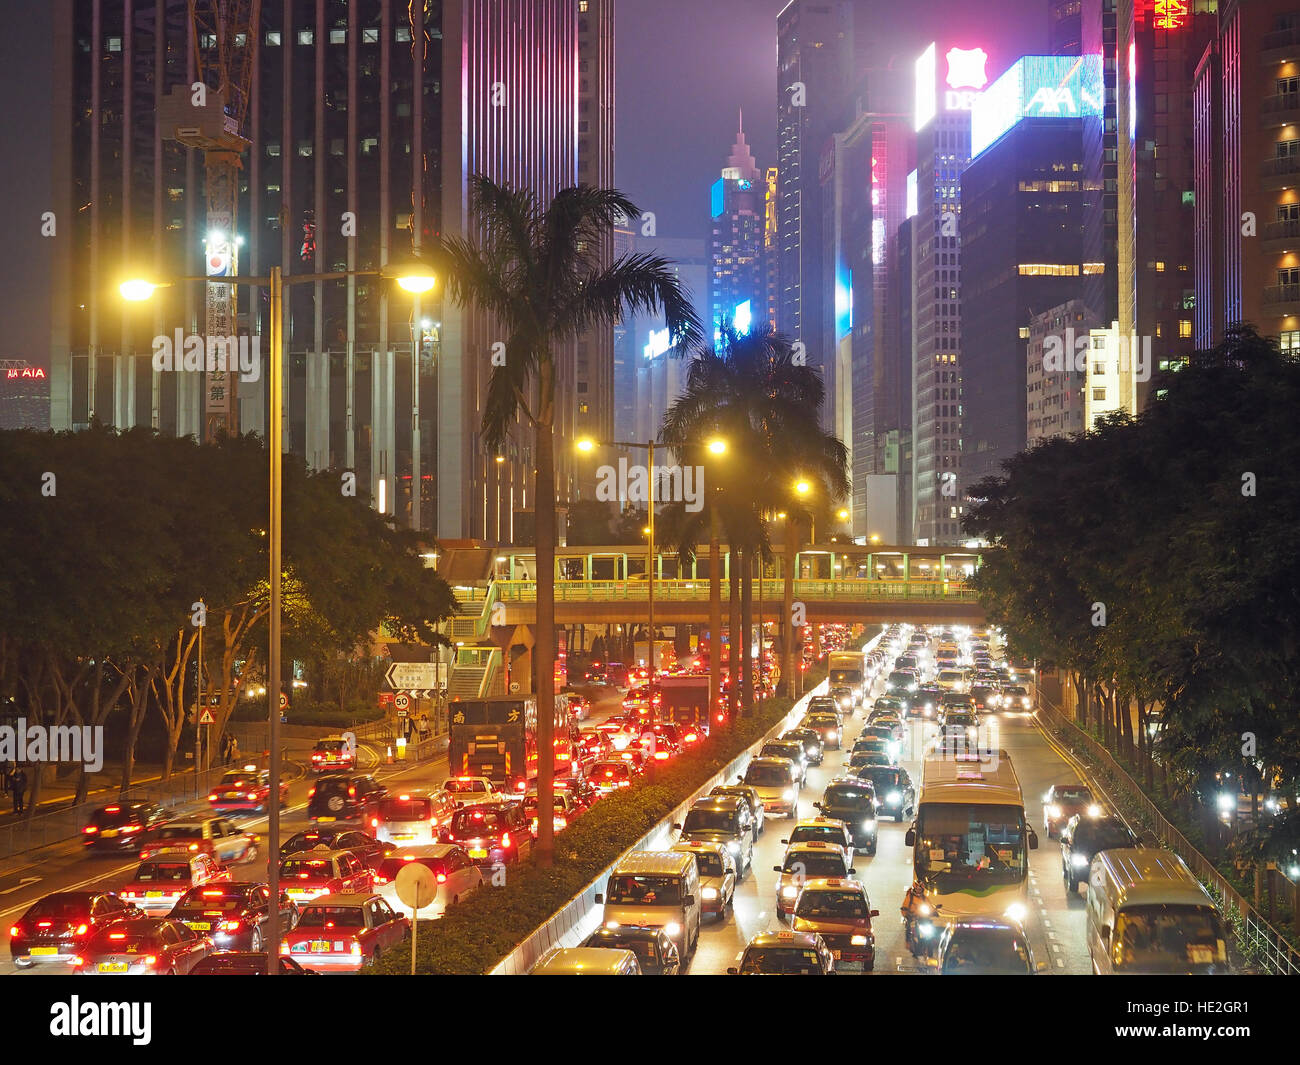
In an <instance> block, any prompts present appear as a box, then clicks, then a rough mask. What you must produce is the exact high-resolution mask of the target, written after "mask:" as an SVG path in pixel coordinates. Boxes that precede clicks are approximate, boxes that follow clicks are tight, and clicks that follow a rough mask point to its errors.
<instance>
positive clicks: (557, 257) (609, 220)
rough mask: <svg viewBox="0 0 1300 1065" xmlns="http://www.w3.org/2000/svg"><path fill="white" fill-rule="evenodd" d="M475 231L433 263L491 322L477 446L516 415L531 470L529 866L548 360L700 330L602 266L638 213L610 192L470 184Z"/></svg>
mask: <svg viewBox="0 0 1300 1065" xmlns="http://www.w3.org/2000/svg"><path fill="white" fill-rule="evenodd" d="M470 204H471V211H472V214H473V217H474V222H475V224H476V227H477V232H476V235H475V236H474V237H473V238H472V239H463V238H448V239H445V240H444V241H442V243H441V244H440V245H439V246H438V248H437V249H436V251H435V253H434V254H435V257H436V260H437V265H438V266H439V267H440V269H441V272H442V274H443V276H444V277H445V278H446V286H447V295H448V296H449V298H451V299H452V300H454V301H455V302H456V303H458V304H460V305H462V306H464V305H467V304H473V305H475V306H476V307H477V308H478V309H479V310H481V311H484V312H486V313H487V314H488V315H490V316H491V317H492V318H493V319H495V322H496V325H497V328H499V330H500V334H499V335H500V336H501V337H503V338H504V341H505V345H506V348H505V361H504V365H501V366H496V367H494V369H493V370H492V374H491V377H490V378H489V380H488V389H487V401H486V403H485V405H484V410H483V437H484V441H485V443H486V444H487V446H488V447H489V448H491V449H492V450H493V451H499V450H500V449H501V446H502V445H503V444H504V442H505V439H506V437H507V436H508V435H509V434H510V432H511V430H512V428H513V427H514V426H515V425H516V424H517V423H518V419H519V416H520V415H522V416H523V418H524V419H525V420H526V421H527V423H528V425H529V426H531V427H532V430H533V434H534V437H535V441H536V451H535V454H536V460H537V466H536V470H535V471H534V481H533V499H534V506H535V518H536V533H535V539H536V547H537V642H536V644H535V645H534V653H533V662H534V667H535V669H536V679H537V707H538V715H537V717H538V730H537V742H538V775H537V785H538V786H537V822H538V840H537V854H538V861H539V862H540V863H541V864H542V865H549V864H550V861H551V853H552V850H553V846H554V838H553V823H552V813H553V810H554V795H555V785H554V772H555V749H554V746H553V744H554V720H555V715H554V705H555V509H556V498H555V450H554V449H555V440H554V435H555V419H556V406H557V403H559V402H561V401H562V400H563V399H564V398H565V397H561V396H557V395H556V374H555V369H556V357H557V353H558V350H559V349H560V347H561V346H562V345H564V344H567V343H570V342H572V341H575V340H576V339H577V338H578V337H579V336H581V335H582V334H583V333H585V332H587V331H588V330H589V329H592V328H594V327H599V326H607V325H612V324H613V323H614V322H616V321H618V320H619V319H620V318H621V317H622V315H623V314H624V312H625V311H627V310H630V311H643V312H653V311H655V310H657V309H662V310H663V313H664V317H665V318H666V320H667V323H668V329H669V333H670V335H671V336H672V338H673V339H674V341H675V342H677V343H679V344H687V343H695V342H696V341H697V340H698V337H699V335H700V321H699V319H698V317H697V316H696V314H695V312H694V311H693V310H692V308H691V305H690V301H689V296H688V294H687V293H686V292H685V291H683V289H682V287H681V285H680V284H679V283H678V281H677V279H676V277H675V275H674V274H673V272H672V270H671V268H670V265H669V263H668V261H667V260H666V259H664V258H663V257H662V256H658V255H645V254H641V255H624V256H621V257H620V258H618V259H617V260H615V261H614V262H612V263H608V264H607V263H606V262H605V261H604V249H605V248H606V247H607V245H608V241H609V238H610V234H611V231H612V229H613V227H614V225H615V224H616V223H620V222H622V221H623V220H624V219H626V218H634V217H637V216H638V214H639V213H640V212H639V209H638V208H637V206H636V205H635V204H634V203H632V202H631V201H630V200H629V199H628V198H627V197H626V196H624V195H623V194H622V193H620V192H618V191H617V190H615V189H598V188H593V187H591V186H589V185H577V186H574V187H572V188H565V189H561V190H560V191H559V192H557V193H556V194H555V196H554V198H553V199H552V200H551V201H550V202H549V203H546V204H543V203H542V202H541V201H540V200H539V199H538V198H537V197H536V196H535V195H534V194H533V193H532V192H530V191H528V190H526V189H515V188H510V187H507V186H502V185H498V184H496V183H495V182H494V181H492V180H491V179H490V178H488V177H486V176H484V175H481V174H480V175H477V176H476V177H475V178H474V179H473V180H472V181H471V182H470Z"/></svg>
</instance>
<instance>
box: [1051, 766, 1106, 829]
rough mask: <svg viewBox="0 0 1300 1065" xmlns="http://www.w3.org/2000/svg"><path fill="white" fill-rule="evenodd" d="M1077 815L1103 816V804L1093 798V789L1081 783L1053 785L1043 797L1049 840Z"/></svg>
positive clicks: (1071, 782) (1072, 782)
mask: <svg viewBox="0 0 1300 1065" xmlns="http://www.w3.org/2000/svg"><path fill="white" fill-rule="evenodd" d="M1075 814H1089V815H1091V816H1093V817H1096V816H1098V815H1100V814H1101V804H1100V803H1098V802H1097V800H1096V799H1095V798H1094V797H1093V794H1092V789H1091V788H1090V787H1088V785H1087V784H1082V783H1080V782H1079V781H1077V780H1075V781H1070V782H1068V783H1063V784H1053V785H1052V786H1051V787H1050V788H1048V789H1047V793H1046V794H1045V795H1044V796H1043V825H1044V826H1045V827H1046V829H1047V838H1048V839H1054V838H1055V837H1056V834H1057V832H1059V831H1060V830H1061V826H1062V825H1064V824H1065V822H1066V821H1068V820H1069V819H1070V818H1071V817H1073V816H1074V815H1075Z"/></svg>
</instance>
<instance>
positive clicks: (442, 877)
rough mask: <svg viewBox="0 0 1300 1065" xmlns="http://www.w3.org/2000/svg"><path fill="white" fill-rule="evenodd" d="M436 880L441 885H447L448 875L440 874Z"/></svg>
mask: <svg viewBox="0 0 1300 1065" xmlns="http://www.w3.org/2000/svg"><path fill="white" fill-rule="evenodd" d="M436 879H437V881H438V883H439V884H445V883H446V882H447V874H446V873H439V874H438V875H437V878H436Z"/></svg>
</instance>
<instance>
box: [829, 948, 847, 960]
mask: <svg viewBox="0 0 1300 1065" xmlns="http://www.w3.org/2000/svg"><path fill="white" fill-rule="evenodd" d="M831 957H832V958H834V959H835V960H836V961H839V960H840V959H841V958H842V957H844V951H842V950H833V951H831Z"/></svg>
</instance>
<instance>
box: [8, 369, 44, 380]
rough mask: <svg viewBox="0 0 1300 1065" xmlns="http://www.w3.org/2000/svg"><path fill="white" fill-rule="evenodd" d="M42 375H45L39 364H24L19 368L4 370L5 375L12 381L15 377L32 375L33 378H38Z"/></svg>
mask: <svg viewBox="0 0 1300 1065" xmlns="http://www.w3.org/2000/svg"><path fill="white" fill-rule="evenodd" d="M44 376H45V371H44V370H42V369H41V368H40V367H39V366H25V367H23V368H22V369H21V370H17V369H10V370H8V371H7V372H6V377H7V378H8V379H9V380H10V381H12V380H13V379H14V378H16V377H33V378H37V379H40V378H43V377H44Z"/></svg>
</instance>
